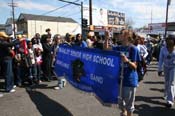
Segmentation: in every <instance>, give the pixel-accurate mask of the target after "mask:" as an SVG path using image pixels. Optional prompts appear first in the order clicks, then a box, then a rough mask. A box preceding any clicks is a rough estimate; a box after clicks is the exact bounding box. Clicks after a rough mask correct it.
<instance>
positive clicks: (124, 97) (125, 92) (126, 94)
mask: <svg viewBox="0 0 175 116" xmlns="http://www.w3.org/2000/svg"><path fill="white" fill-rule="evenodd" d="M132 35H133V32H131V31H129V30H123V31H122V33H121V41H122V45H120V46H118V48H117V49H116V50H118V51H120V52H121V59H122V62H123V63H122V64H123V66H124V67H123V69H124V70H123V83H120V84H122V88H121V89H120V90H121V91H122V92H121V95H120V97H121V98H120V101H119V106H120V108H121V110H122V113H121V115H122V116H132V115H133V111H134V102H135V94H136V88H137V86H138V74H137V71H136V69H137V62H138V61H140V56H139V51H138V49H137V47H135V46H134V45H133V44H132V42H133V37H132ZM131 53H132V54H131ZM121 82H122V81H121Z"/></svg>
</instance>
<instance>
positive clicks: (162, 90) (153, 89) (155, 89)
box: [150, 88, 164, 93]
mask: <svg viewBox="0 0 175 116" xmlns="http://www.w3.org/2000/svg"><path fill="white" fill-rule="evenodd" d="M150 90H152V91H158V92H161V93H163V92H164V89H157V88H150Z"/></svg>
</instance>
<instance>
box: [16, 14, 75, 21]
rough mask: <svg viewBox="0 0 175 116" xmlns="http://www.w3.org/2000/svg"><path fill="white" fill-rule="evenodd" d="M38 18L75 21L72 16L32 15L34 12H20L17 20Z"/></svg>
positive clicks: (40, 19)
mask: <svg viewBox="0 0 175 116" xmlns="http://www.w3.org/2000/svg"><path fill="white" fill-rule="evenodd" d="M21 19H24V20H26V21H27V20H39V21H52V22H71V23H77V22H76V21H75V20H73V19H72V18H65V17H54V16H44V15H34V14H24V13H21V14H20V16H19V18H18V20H21Z"/></svg>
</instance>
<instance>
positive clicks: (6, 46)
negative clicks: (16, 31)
mask: <svg viewBox="0 0 175 116" xmlns="http://www.w3.org/2000/svg"><path fill="white" fill-rule="evenodd" d="M9 40H10V39H9V36H8V35H7V34H6V33H5V32H0V65H1V68H2V70H3V77H4V78H5V90H6V91H7V92H15V90H14V88H13V87H14V77H13V71H12V56H11V55H12V53H13V52H12V47H13V46H15V45H16V44H19V43H20V42H19V40H16V41H14V42H10V41H9Z"/></svg>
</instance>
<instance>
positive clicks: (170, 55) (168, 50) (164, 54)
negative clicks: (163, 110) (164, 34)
mask: <svg viewBox="0 0 175 116" xmlns="http://www.w3.org/2000/svg"><path fill="white" fill-rule="evenodd" d="M163 69H164V70H163ZM162 71H164V76H165V92H164V97H165V99H166V102H167V104H166V106H167V107H168V108H171V107H172V106H173V104H174V100H175V36H172V35H169V36H168V38H166V46H164V47H162V48H161V51H160V55H159V65H158V75H159V76H160V75H161V73H162Z"/></svg>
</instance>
